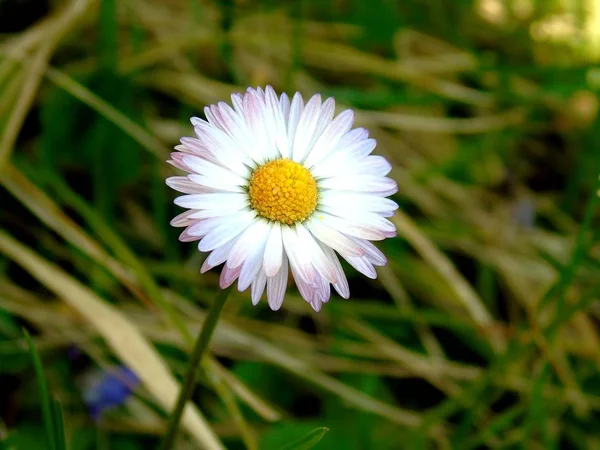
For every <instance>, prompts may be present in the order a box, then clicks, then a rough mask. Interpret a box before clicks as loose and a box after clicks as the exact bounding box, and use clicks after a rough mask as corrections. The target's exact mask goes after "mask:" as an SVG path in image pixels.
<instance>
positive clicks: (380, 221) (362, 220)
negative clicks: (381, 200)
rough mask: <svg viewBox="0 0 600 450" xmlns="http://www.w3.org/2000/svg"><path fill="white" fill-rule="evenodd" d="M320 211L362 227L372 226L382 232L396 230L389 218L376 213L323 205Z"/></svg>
mask: <svg viewBox="0 0 600 450" xmlns="http://www.w3.org/2000/svg"><path fill="white" fill-rule="evenodd" d="M322 211H324V212H327V213H329V214H333V215H335V216H337V217H339V218H341V219H343V220H344V221H346V222H348V223H350V224H354V225H357V226H360V227H364V228H373V229H376V230H377V231H380V232H382V233H389V232H394V231H396V227H395V226H394V224H393V223H392V222H390V221H389V220H387V219H385V218H383V217H381V215H379V214H377V213H372V212H368V211H357V210H351V209H342V208H334V207H331V206H323V207H322Z"/></svg>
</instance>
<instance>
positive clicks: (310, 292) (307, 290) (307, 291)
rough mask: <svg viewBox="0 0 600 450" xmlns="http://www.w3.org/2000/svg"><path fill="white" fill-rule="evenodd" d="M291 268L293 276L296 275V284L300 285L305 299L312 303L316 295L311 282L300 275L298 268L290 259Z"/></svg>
mask: <svg viewBox="0 0 600 450" xmlns="http://www.w3.org/2000/svg"><path fill="white" fill-rule="evenodd" d="M290 269H291V271H292V276H293V277H294V281H295V282H296V286H297V287H298V291H299V292H300V295H301V296H302V298H303V299H304V300H306V301H307V302H309V303H310V301H311V300H312V299H313V296H314V289H313V287H312V285H311V284H310V283H307V282H305V281H304V280H303V279H302V277H301V276H299V274H298V272H297V270H296V269H295V268H294V266H293V265H292V263H291V260H290Z"/></svg>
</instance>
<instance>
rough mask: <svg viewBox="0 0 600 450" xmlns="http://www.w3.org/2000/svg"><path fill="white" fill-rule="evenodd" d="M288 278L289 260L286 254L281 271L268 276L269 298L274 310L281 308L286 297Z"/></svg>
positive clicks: (270, 305)
mask: <svg viewBox="0 0 600 450" xmlns="http://www.w3.org/2000/svg"><path fill="white" fill-rule="evenodd" d="M287 280H288V260H287V258H286V257H285V256H284V258H283V260H282V263H281V267H280V269H279V272H277V274H276V275H275V276H273V277H270V278H267V300H268V302H269V307H270V308H271V309H272V310H273V311H277V310H278V309H279V308H281V304H282V303H283V299H284V297H285V290H286V288H287Z"/></svg>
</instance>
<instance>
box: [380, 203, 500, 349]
mask: <svg viewBox="0 0 600 450" xmlns="http://www.w3.org/2000/svg"><path fill="white" fill-rule="evenodd" d="M391 220H392V222H393V223H394V225H396V228H397V229H398V234H399V235H400V236H403V237H404V238H405V239H406V240H407V241H408V242H409V243H410V244H411V245H412V246H413V247H414V248H415V250H416V251H417V252H418V253H419V254H420V255H421V256H422V257H423V259H424V260H425V261H427V263H428V264H430V265H431V266H432V267H433V268H435V270H436V271H437V272H438V273H439V274H440V275H441V276H442V277H443V278H444V279H445V280H446V281H447V282H448V283H449V285H450V286H451V287H452V289H453V290H454V292H455V294H456V295H457V297H458V298H459V299H460V300H461V302H462V305H463V307H464V308H465V309H466V310H467V311H468V313H469V315H470V316H471V318H472V319H473V321H474V322H475V323H477V325H479V326H481V327H482V329H484V330H486V331H487V332H488V335H489V337H490V341H491V343H492V345H493V346H494V348H495V349H496V350H497V351H499V350H502V349H504V348H505V344H506V343H505V340H504V338H503V337H502V335H501V334H500V333H499V332H498V331H497V330H496V328H495V326H494V320H493V318H492V316H491V315H490V313H489V312H488V311H487V309H486V308H485V305H484V303H483V301H482V300H481V299H480V298H479V296H478V295H477V293H476V292H475V290H474V289H473V288H472V287H471V285H470V284H469V283H468V282H467V281H466V280H465V279H464V278H463V276H462V275H461V274H460V273H459V272H458V270H456V267H454V265H453V264H452V263H451V262H450V261H449V260H448V258H447V257H446V256H445V255H444V254H443V253H441V252H440V251H439V250H438V249H437V248H436V246H435V244H433V242H431V241H430V240H429V239H428V238H427V237H426V236H425V235H424V234H423V233H421V231H420V230H419V228H418V227H417V226H416V225H415V224H414V223H413V222H412V220H410V218H409V217H408V216H406V215H405V214H404V213H403V212H402V211H400V210H398V211H397V212H396V214H395V215H394V217H392V218H391Z"/></svg>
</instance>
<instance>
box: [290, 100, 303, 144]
mask: <svg viewBox="0 0 600 450" xmlns="http://www.w3.org/2000/svg"><path fill="white" fill-rule="evenodd" d="M303 109H304V100H303V99H302V96H301V95H300V92H296V94H294V98H292V104H291V105H290V112H289V115H288V121H287V135H288V142H289V144H290V147H289V154H290V155H293V153H292V146H293V144H294V138H295V136H296V128H297V127H298V121H299V120H300V116H301V115H302V110H303Z"/></svg>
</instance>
